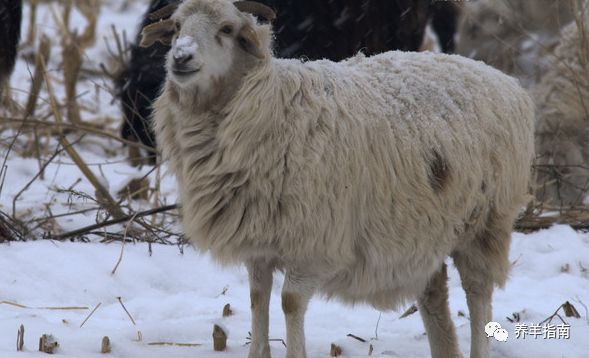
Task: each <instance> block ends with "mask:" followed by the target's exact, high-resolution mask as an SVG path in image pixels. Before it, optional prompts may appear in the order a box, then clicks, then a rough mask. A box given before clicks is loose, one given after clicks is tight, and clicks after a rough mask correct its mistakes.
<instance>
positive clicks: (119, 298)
mask: <svg viewBox="0 0 589 358" xmlns="http://www.w3.org/2000/svg"><path fill="white" fill-rule="evenodd" d="M146 6H147V1H146V0H142V1H132V2H128V4H127V6H123V5H121V2H120V1H118V0H117V1H115V0H103V6H102V8H101V15H100V17H99V22H98V30H97V32H98V33H99V36H98V37H97V41H96V44H95V45H94V46H93V47H92V48H90V49H88V51H87V52H86V56H85V64H84V66H85V68H93V69H98V68H99V65H100V64H101V63H107V62H108V57H109V55H108V52H109V51H108V48H107V45H106V44H105V39H106V41H108V42H109V45H108V47H110V48H114V47H115V46H114V45H113V35H112V30H111V25H113V24H114V25H115V27H116V29H117V31H123V30H125V31H126V33H127V36H128V37H129V38H132V37H133V36H134V34H135V33H136V31H137V29H136V26H137V24H138V23H139V21H138V14H141V13H142V12H143V11H144V9H145V8H146ZM52 7H53V9H54V10H55V9H58V5H51V6H48V5H39V10H38V14H37V22H38V26H37V28H38V30H39V31H41V30H42V32H46V33H48V34H49V36H50V37H51V38H52V39H53V41H54V45H55V47H54V49H53V51H52V53H53V55H52V57H51V60H50V62H49V64H48V69H49V70H50V72H51V73H52V76H54V78H61V73H60V71H61V67H60V66H61V65H60V62H61V55H60V51H59V49H58V47H57V46H58V44H59V26H57V25H56V24H55V21H54V18H53V16H52V15H51V13H52V12H51V9H52ZM28 11H29V6H28V5H26V6H25V13H24V14H23V19H24V23H23V35H24V33H25V32H26V31H27V29H28V23H27V21H28V18H29V17H28ZM71 24H72V25H71V26H76V27H79V29H80V30H79V33H80V32H81V31H82V30H83V28H84V26H86V23H85V19H84V18H83V17H82V16H81V15H80V14H79V13H78V12H77V11H73V12H72V19H71ZM189 45H190V43H189V42H187V46H189ZM32 67H33V65H31V64H28V63H27V62H25V61H24V59H22V58H20V59H19V61H18V63H17V66H16V69H15V72H14V73H13V76H12V79H11V84H12V86H13V88H14V89H13V96H14V97H15V99H16V100H17V101H18V102H19V103H25V102H26V99H27V93H28V90H29V86H30V78H31V74H32V71H33V68H32ZM54 82H55V83H54V87H55V88H54V90H55V91H56V97H57V98H58V100H60V101H63V100H64V98H65V91H64V90H63V86H60V84H59V81H58V80H55V81H54ZM111 87H112V84H111V83H110V81H109V80H108V79H105V78H102V77H101V78H94V79H86V80H84V81H81V82H80V83H79V85H78V91H79V93H80V94H79V100H80V102H81V103H83V104H84V105H85V109H84V111H83V115H82V118H84V120H87V121H89V122H92V123H102V122H101V121H106V122H105V124H104V126H105V128H106V129H109V130H111V131H112V132H113V133H116V131H117V130H118V126H119V123H120V122H119V121H120V117H121V114H120V109H119V105H118V103H116V102H114V101H113V96H112V88H111ZM47 96H48V95H47V93H46V92H42V94H41V97H42V99H43V100H42V101H40V104H39V106H41V107H42V106H48V104H47V102H46V99H47ZM38 113H43V111H42V110H41V111H40V112H38ZM109 118H110V119H109ZM16 134H17V133H16V129H5V130H3V131H2V132H0V163H1V162H2V160H4V158H5V159H6V165H7V167H6V178H5V180H4V183H3V186H2V188H1V191H0V211H2V212H3V213H6V214H8V215H14V216H16V217H18V218H19V219H21V220H31V219H34V218H43V217H46V216H48V215H49V213H51V214H52V215H57V214H65V213H72V212H75V211H78V210H88V211H86V212H84V213H81V214H78V215H70V216H64V217H61V218H57V219H56V220H55V221H54V222H52V223H50V224H47V225H46V226H43V227H41V228H39V229H38V230H37V231H36V235H37V236H38V237H40V236H41V235H42V234H43V232H44V231H46V230H55V231H56V232H65V231H69V230H74V229H77V228H80V227H83V226H86V225H90V224H93V223H95V222H96V221H100V220H102V217H103V213H97V212H96V210H93V209H94V208H95V207H96V205H95V203H94V202H93V201H92V200H91V198H94V197H95V195H94V188H93V187H92V185H91V184H90V183H89V182H88V180H86V178H85V177H84V176H83V175H82V173H81V172H80V170H79V169H78V168H77V167H76V166H75V165H74V164H73V162H72V160H71V159H70V158H69V156H68V155H67V154H66V153H65V152H62V153H59V154H57V155H56V157H55V158H54V159H53V160H52V161H51V162H50V163H49V164H48V165H47V166H46V168H45V172H44V176H43V177H39V178H36V179H35V177H36V175H37V174H38V173H39V170H40V168H41V166H43V165H44V164H45V162H46V161H47V160H49V159H50V157H51V156H52V155H53V154H54V153H55V150H56V148H57V142H56V140H55V139H51V140H50V141H49V142H48V143H47V142H45V141H44V139H42V138H41V139H40V142H41V143H42V144H43V145H44V146H45V145H46V147H47V150H46V151H44V152H43V153H42V155H41V158H42V160H41V161H39V160H37V159H36V158H34V157H32V156H30V155H29V156H27V155H23V154H22V153H26V150H27V145H28V143H30V139H29V137H27V136H25V135H22V134H21V135H19V136H18V137H16V140H15V146H14V148H13V149H12V150H11V151H8V143H10V141H12V139H13V138H14V136H16ZM68 138H69V139H70V141H71V142H73V141H75V140H77V139H79V136H78V135H76V134H75V133H73V134H70V135H68ZM75 148H76V150H77V151H78V152H79V153H80V154H81V155H82V157H83V158H84V160H85V161H86V163H87V164H88V165H89V166H90V168H91V170H92V171H93V172H94V173H95V174H96V175H97V176H98V177H99V180H100V181H102V182H105V183H106V184H107V186H108V188H109V191H110V193H111V194H112V195H113V196H115V195H116V192H117V191H118V190H119V189H121V187H122V185H123V184H124V183H125V182H126V181H128V180H129V179H130V178H137V177H143V176H147V177H148V178H149V179H150V183H151V184H150V185H151V186H153V185H154V183H155V182H156V181H157V180H158V178H159V179H161V183H160V184H159V189H160V193H159V197H160V201H161V202H160V204H166V203H167V204H170V203H174V202H175V200H176V191H175V179H174V177H172V176H171V175H164V174H158V172H156V171H151V168H149V167H143V168H134V167H131V166H130V165H129V163H128V161H127V160H126V151H125V148H123V146H122V145H121V144H120V143H119V142H118V141H116V140H112V139H106V138H104V137H98V136H92V135H87V136H85V137H84V138H82V139H81V140H80V141H79V142H76V144H75ZM29 182H30V185H28V186H27V183H29ZM63 189H72V190H75V193H78V194H74V192H72V191H69V192H68V191H65V192H64V190H63ZM126 203H127V202H126ZM127 204H128V205H130V206H131V209H133V210H142V209H143V208H149V207H151V206H150V205H151V204H152V203H151V202H147V201H133V202H128V203H127ZM123 229H124V226H114V227H110V228H109V231H117V230H118V231H122V230H123ZM175 229H177V227H175ZM101 240H102V238H101V237H91V240H90V242H79V241H75V242H69V241H66V242H60V241H50V240H37V241H30V240H29V241H27V242H10V243H3V244H0V357H3V358H4V357H7V358H12V357H16V358H27V357H39V356H42V355H41V353H39V352H38V351H37V348H38V339H39V337H41V335H42V334H51V335H53V336H54V337H55V339H56V340H57V342H58V343H59V347H58V348H57V349H56V351H55V354H56V355H57V356H61V357H76V358H86V357H146V356H148V357H155V358H157V357H165V358H168V357H204V358H207V357H215V358H218V357H227V358H233V357H245V356H247V352H248V347H249V346H248V345H247V342H248V340H247V337H248V331H249V330H250V319H251V314H250V309H249V288H248V281H247V273H246V271H245V269H244V268H243V267H228V268H224V267H220V266H219V265H218V264H216V263H214V262H212V260H211V259H210V257H209V256H208V255H207V254H201V253H198V252H196V251H195V250H194V249H192V248H190V247H188V246H181V245H180V246H175V245H160V244H152V245H150V246H149V245H148V244H146V243H135V244H132V243H127V244H125V245H124V246H123V244H122V243H121V242H120V241H118V242H111V243H109V244H105V243H101V242H100V241H101ZM121 252H122V253H123V255H122V259H121V261H120V264H119V266H118V267H117V269H116V272H115V273H114V274H113V273H112V271H113V269H114V268H115V266H116V264H117V262H118V260H119V257H120V255H121ZM150 252H151V254H150ZM510 259H511V261H512V262H513V267H512V272H511V277H510V280H509V281H508V283H507V285H506V287H505V289H504V290H497V291H496V292H495V295H494V300H493V321H494V322H497V323H498V324H500V325H501V327H502V328H503V329H505V330H506V331H507V333H508V334H509V336H508V338H507V341H506V342H499V341H497V340H495V339H494V338H491V355H492V357H495V358H500V357H509V358H537V357H566V358H587V357H589V340H588V339H587V338H588V337H589V318H588V313H587V308H586V307H585V306H587V305H589V233H583V232H576V231H574V230H572V229H571V228H570V227H568V226H562V225H557V226H554V227H552V228H550V229H547V230H543V231H539V232H536V233H532V234H520V233H514V235H513V244H512V248H511V253H510ZM449 263H450V262H449ZM449 275H450V280H449V283H448V284H449V288H450V308H451V312H452V316H453V320H454V322H455V325H456V327H457V333H458V337H459V343H460V347H461V350H462V352H463V354H464V356H465V357H468V355H469V349H470V348H469V344H470V327H469V319H468V309H467V307H466V302H465V299H464V292H463V290H462V288H461V286H460V281H459V278H458V274H457V272H456V270H455V269H453V268H450V270H449ZM274 278H275V281H274V286H273V291H272V300H271V307H270V338H273V339H276V341H272V342H271V347H272V353H273V356H274V357H283V356H284V355H285V347H284V345H283V344H282V342H281V341H280V340H285V339H286V334H285V326H284V317H283V314H282V309H281V304H280V292H281V285H282V275H281V274H279V273H277V274H275V277H274ZM567 301H568V302H570V303H571V304H572V305H574V307H575V308H576V309H577V310H578V312H579V313H580V315H581V317H580V318H574V317H565V316H564V313H563V309H560V310H559V311H558V313H559V314H560V316H561V317H562V318H563V319H564V320H565V321H566V322H567V323H568V324H569V325H570V327H569V331H568V332H569V333H570V337H569V338H568V339H565V338H562V337H561V338H551V339H543V337H542V336H538V337H536V338H534V337H530V336H529V335H528V336H527V337H526V338H525V339H523V338H516V324H520V325H521V324H525V325H527V326H528V327H530V326H532V325H536V324H539V323H541V322H542V321H544V320H545V319H546V318H548V317H550V316H551V315H552V314H553V313H554V312H555V311H556V310H557V309H558V308H559V307H560V306H561V305H562V304H563V303H565V302H567ZM227 303H229V304H230V305H231V309H232V310H233V312H234V314H233V315H232V316H229V317H225V318H223V317H221V312H222V309H223V307H224V306H225V305H226V304H227ZM99 304H100V306H98V308H97V309H96V310H95V311H94V313H93V314H92V315H90V313H91V311H92V310H93V309H94V308H95V307H96V306H97V305H99ZM18 305H20V306H18ZM123 305H124V308H126V310H128V312H129V315H128V314H127V313H126V312H125V309H124V308H123ZM60 307H61V308H68V307H84V308H83V309H52V308H60ZM402 313H403V312H382V313H381V312H378V311H376V310H374V309H373V308H371V307H369V306H363V305H358V306H356V307H347V306H343V305H341V304H340V303H338V302H333V301H332V302H326V301H324V300H323V299H322V298H321V297H315V298H314V299H313V300H312V301H311V304H310V306H309V310H308V312H307V316H306V337H307V351H308V355H309V357H329V356H330V355H329V352H330V345H331V343H335V344H337V345H339V346H341V347H342V351H343V353H342V354H343V356H344V357H367V356H368V351H369V348H370V345H372V346H373V353H372V356H385V357H407V358H412V357H427V356H429V355H430V353H429V345H428V342H427V337H426V336H425V333H424V328H423V324H422V322H421V318H420V317H419V314H412V315H409V316H408V317H405V318H399V316H400V315H401V314H402ZM514 316H519V322H518V321H516V322H510V321H509V320H508V319H507V318H510V319H513V317H514ZM131 317H132V319H133V321H134V323H133V322H132V320H131ZM82 323H83V325H82ZM562 323H563V322H562V321H561V320H560V318H558V317H555V318H554V319H553V320H552V322H551V324H554V325H559V324H562ZM21 324H22V325H23V326H24V329H25V334H24V350H23V351H22V352H17V351H16V338H17V330H18V328H19V327H20V325H21ZM215 324H218V325H220V326H221V327H223V329H224V330H225V332H226V333H227V334H228V342H227V347H228V348H227V350H226V351H225V352H222V353H220V352H214V351H213V338H212V332H213V326H214V325H215ZM520 327H521V326H520ZM348 334H353V335H354V336H357V337H361V338H363V339H364V340H366V342H361V341H359V340H357V339H354V338H352V337H348ZM104 336H108V337H109V338H110V341H111V344H112V352H111V353H110V354H109V355H102V354H100V346H101V340H102V337H104ZM156 342H171V343H192V344H199V345H198V346H177V345H176V346H172V345H150V344H149V343H156Z"/></svg>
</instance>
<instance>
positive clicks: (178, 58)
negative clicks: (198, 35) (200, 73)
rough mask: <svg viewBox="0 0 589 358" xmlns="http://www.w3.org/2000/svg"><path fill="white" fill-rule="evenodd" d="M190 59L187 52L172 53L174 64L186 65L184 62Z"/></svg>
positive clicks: (190, 56)
mask: <svg viewBox="0 0 589 358" xmlns="http://www.w3.org/2000/svg"><path fill="white" fill-rule="evenodd" d="M190 60H192V55H191V54H188V53H183V54H175V55H174V64H175V65H176V66H178V67H182V66H184V65H186V63H187V62H188V61H190Z"/></svg>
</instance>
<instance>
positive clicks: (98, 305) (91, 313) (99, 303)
mask: <svg viewBox="0 0 589 358" xmlns="http://www.w3.org/2000/svg"><path fill="white" fill-rule="evenodd" d="M101 304H102V302H98V304H97V305H96V307H94V309H93V310H92V312H90V314H89V315H88V317H86V319H85V320H84V322H82V324H80V328H82V326H83V325H84V323H86V321H88V319H89V318H90V316H92V315H93V314H94V312H96V310H97V309H98V307H100V305H101Z"/></svg>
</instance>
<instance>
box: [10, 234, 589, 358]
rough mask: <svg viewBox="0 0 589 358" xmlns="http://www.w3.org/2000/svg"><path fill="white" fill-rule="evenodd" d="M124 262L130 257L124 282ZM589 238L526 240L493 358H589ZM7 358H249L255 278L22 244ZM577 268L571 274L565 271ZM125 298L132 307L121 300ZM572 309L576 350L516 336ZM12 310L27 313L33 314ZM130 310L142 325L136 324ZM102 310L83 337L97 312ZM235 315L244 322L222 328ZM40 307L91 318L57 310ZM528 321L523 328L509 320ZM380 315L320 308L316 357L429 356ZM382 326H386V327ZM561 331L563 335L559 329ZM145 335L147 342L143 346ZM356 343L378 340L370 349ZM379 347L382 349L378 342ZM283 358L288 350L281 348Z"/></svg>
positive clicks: (314, 317) (407, 326) (64, 245)
mask: <svg viewBox="0 0 589 358" xmlns="http://www.w3.org/2000/svg"><path fill="white" fill-rule="evenodd" d="M121 250H122V251H123V257H122V260H121V263H120V265H119V266H118V267H117V270H116V272H115V273H114V274H112V270H113V268H114V267H115V265H116V263H117V261H118V259H119V256H120V253H121ZM588 254H589V234H584V233H577V232H575V231H573V230H572V229H570V228H569V227H566V226H555V227H553V228H551V229H549V230H544V231H541V232H538V233H535V234H528V235H523V234H514V241H513V246H512V250H511V260H512V261H513V262H514V263H515V264H514V266H513V270H512V274H511V279H510V280H509V282H508V284H507V286H506V287H505V290H497V291H496V293H495V296H494V302H493V306H494V313H493V321H495V322H497V323H499V324H500V325H501V327H502V328H503V329H505V330H506V331H507V332H508V334H509V337H508V339H507V341H506V342H499V341H496V340H494V339H491V349H492V356H493V357H522V358H523V357H573V358H575V357H578V358H582V357H587V356H588V355H587V354H588V352H589V341H588V340H587V339H586V338H587V337H588V336H589V323H588V321H587V312H586V310H585V308H584V307H583V305H582V304H581V302H583V303H584V304H585V305H586V304H587V303H588V299H587V293H588V292H589V277H588V275H589V273H588V271H587V268H589V255H588ZM0 256H1V257H2V270H1V271H0V287H2V291H1V293H0V300H1V301H3V303H2V304H0V321H1V322H2V324H0V337H2V339H0V356H2V357H23V358H26V357H33V356H38V352H36V350H37V342H38V341H37V340H38V338H39V337H40V336H41V335H42V334H44V333H46V334H52V335H54V336H55V338H56V340H57V341H58V342H59V344H60V347H59V348H58V349H57V351H56V353H58V354H59V355H60V356H64V357H95V356H99V351H100V342H101V340H102V337H103V336H105V335H106V336H108V337H109V338H110V341H111V343H112V353H111V354H110V356H112V357H145V356H149V357H168V356H174V357H228V358H229V357H245V356H247V352H248V346H247V345H246V343H247V342H248V341H247V339H246V337H247V336H248V331H249V329H250V312H249V289H248V282H247V272H246V271H245V269H243V268H241V267H234V268H222V267H219V266H218V265H216V264H215V263H213V262H212V261H211V259H210V258H209V257H208V256H207V255H201V254H199V253H197V252H195V251H194V250H193V249H191V248H189V247H186V248H184V254H181V253H180V250H179V249H178V247H176V246H170V245H152V254H151V255H149V252H148V247H147V245H146V244H134V245H133V244H126V245H125V246H124V247H123V246H122V244H121V243H112V244H108V245H105V244H101V243H72V242H55V241H35V242H26V243H22V242H13V243H11V244H10V245H6V244H4V245H2V246H0ZM567 265H568V270H563V269H562V268H563V267H565V266H567ZM457 275H458V274H457V272H456V271H455V270H454V269H451V270H450V281H449V286H450V297H451V303H450V304H451V311H452V314H453V319H454V322H455V324H456V326H457V330H458V336H459V339H460V345H461V349H462V352H463V354H464V355H465V356H468V351H469V336H470V332H469V331H470V328H469V321H468V318H467V317H465V316H463V315H459V312H463V313H466V314H467V312H468V310H467V308H466V302H465V300H464V293H463V292H462V289H461V287H460V282H459V279H458V277H457ZM281 279H282V275H281V274H276V275H275V283H274V287H273V292H272V301H271V308H270V310H271V312H270V317H271V323H270V325H271V327H270V336H271V338H275V339H282V340H284V339H285V329H284V319H283V314H282V310H281V307H280V290H281ZM118 297H120V302H119V300H118ZM565 301H569V302H570V303H572V304H573V305H574V306H575V307H576V308H577V310H578V311H579V313H580V314H581V315H582V317H581V318H572V317H570V318H569V317H565V316H564V314H563V311H562V310H561V311H560V312H559V313H560V315H561V316H562V317H563V318H564V319H565V320H566V322H567V323H568V324H569V325H570V338H569V339H564V338H560V339H554V338H553V339H543V338H542V337H541V336H540V337H538V338H536V339H534V338H531V337H530V336H528V337H526V338H525V339H522V338H519V339H517V338H515V325H516V323H519V324H526V325H528V326H530V325H532V324H538V323H540V322H541V321H543V320H544V319H546V318H547V317H549V316H550V315H552V314H553V313H554V311H556V309H557V308H558V307H559V306H560V305H561V304H562V303H564V302H565ZM4 302H11V303H16V304H20V305H24V306H27V307H29V308H22V307H16V306H13V305H10V304H8V303H4ZM121 302H122V303H123V304H124V306H125V308H126V309H127V310H128V311H129V314H130V315H131V317H132V318H133V320H134V321H135V324H133V323H132V322H131V319H130V318H129V316H128V315H127V314H126V313H125V311H124V309H123V307H122V305H121ZM99 303H101V305H100V306H99V307H98V309H97V310H96V311H95V312H94V314H92V316H90V318H89V319H88V320H87V321H86V322H85V323H84V325H83V326H82V327H80V325H81V324H82V322H84V320H85V319H86V318H87V317H88V315H89V314H90V312H91V310H92V309H94V307H95V306H96V305H98V304H99ZM227 303H229V304H230V305H231V309H232V310H233V312H234V315H232V316H229V317H226V318H222V317H221V313H222V309H223V306H224V305H225V304H227ZM40 307H88V308H87V309H77V310H65V309H63V310H50V309H43V308H40ZM515 312H519V313H520V322H515V323H512V322H509V321H508V320H507V319H506V317H512V314H513V313H515ZM399 315H400V313H395V312H386V313H382V315H381V313H379V312H377V311H376V310H374V309H372V308H370V307H368V306H357V307H354V308H350V307H346V306H342V305H341V304H339V303H337V302H326V301H324V300H323V299H322V298H320V297H315V298H314V299H313V300H312V302H311V305H310V307H309V311H308V313H307V322H306V335H307V346H308V353H309V356H310V357H329V348H330V344H331V343H335V344H337V345H339V346H341V347H342V349H343V352H344V356H345V357H366V356H367V354H368V349H369V346H370V345H372V346H373V348H374V351H373V355H374V356H380V355H384V356H391V357H423V356H427V355H428V354H429V346H428V343H427V339H426V337H425V336H424V329H423V325H422V323H421V318H420V317H419V314H413V315H410V316H408V317H406V318H402V319H401V318H399ZM379 316H380V321H379ZM552 323H553V324H555V325H557V324H562V322H561V321H560V320H559V319H558V317H556V318H555V319H554V320H553V321H552ZM21 324H22V325H24V327H25V345H24V346H25V350H24V351H23V352H18V353H17V352H16V349H15V342H16V331H17V329H18V327H19V326H20V325H21ZM214 324H219V325H220V326H222V327H224V328H225V331H226V332H227V333H228V336H229V338H228V343H227V345H228V349H227V351H225V352H224V353H216V352H214V351H213V342H212V332H213V325H214ZM138 332H141V333H140V334H141V337H142V340H141V341H138ZM348 334H353V335H355V336H358V337H361V338H363V339H365V340H367V342H366V343H363V342H360V341H358V340H356V339H353V338H351V337H347V335H348ZM377 337H378V339H376V338H377ZM153 342H175V343H195V344H202V345H201V346H196V347H179V346H153V345H149V343H153ZM271 346H272V352H273V354H274V356H276V357H281V356H284V354H285V348H284V346H283V345H282V343H281V342H279V341H273V342H272V343H271Z"/></svg>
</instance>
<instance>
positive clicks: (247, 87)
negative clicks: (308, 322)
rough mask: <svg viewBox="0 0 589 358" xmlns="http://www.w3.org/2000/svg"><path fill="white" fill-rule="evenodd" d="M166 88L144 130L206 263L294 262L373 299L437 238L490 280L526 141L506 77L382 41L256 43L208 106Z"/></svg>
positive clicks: (425, 264) (529, 151)
mask: <svg viewBox="0 0 589 358" xmlns="http://www.w3.org/2000/svg"><path fill="white" fill-rule="evenodd" d="M267 51H269V50H267ZM172 88H173V85H171V84H170V83H169V81H168V83H167V84H166V87H165V89H164V90H163V92H162V94H161V96H160V97H159V99H158V100H157V102H156V104H155V117H154V119H155V128H156V133H157V134H158V142H159V144H160V145H161V146H162V148H163V153H164V156H165V158H166V159H168V160H169V163H170V168H171V170H172V171H173V172H174V173H175V174H176V176H177V178H178V181H179V187H180V195H179V197H180V201H181V203H182V206H183V210H182V211H183V227H184V230H185V232H186V234H187V236H188V237H189V238H190V240H191V241H192V242H193V243H194V244H195V245H196V246H197V247H199V248H200V249H202V250H203V251H206V250H209V249H210V251H211V254H212V256H213V257H214V258H216V259H218V260H220V261H221V262H222V263H225V264H230V263H241V262H244V261H246V260H249V259H252V258H255V257H268V258H270V259H276V260H277V262H278V265H279V266H281V267H289V268H293V267H305V268H307V269H308V270H310V272H314V273H316V274H317V277H319V278H320V280H321V282H322V283H321V285H320V287H319V291H320V292H323V293H324V294H326V295H327V296H329V297H337V298H340V299H342V300H343V301H346V302H350V303H354V302H358V301H368V302H370V303H371V304H373V305H374V306H375V307H377V308H379V309H391V308H395V307H396V306H397V305H398V304H400V303H401V302H402V301H404V300H406V299H409V298H411V299H413V298H415V297H416V296H417V295H419V294H421V293H422V292H423V291H424V288H425V286H426V284H427V282H428V279H429V278H430V277H431V275H432V274H433V272H434V271H436V270H438V269H439V268H440V266H441V265H442V263H443V261H444V259H445V258H446V257H447V256H449V255H452V254H459V255H462V256H464V257H468V258H469V260H473V261H475V262H476V261H480V265H482V266H484V267H487V268H488V276H489V277H491V278H492V280H493V282H495V283H496V284H498V285H500V286H501V285H503V283H504V282H505V280H506V277H507V272H508V268H509V262H508V260H507V252H508V247H509V241H510V234H509V233H510V229H511V226H512V224H513V220H514V218H515V216H516V215H517V213H518V211H519V210H520V208H521V207H522V205H524V204H525V203H526V200H527V195H526V193H527V190H528V185H529V176H530V164H531V161H532V157H533V152H534V150H533V141H534V139H533V122H534V110H533V104H532V101H531V100H530V98H529V97H528V95H527V94H526V93H525V91H524V90H522V88H521V87H520V86H519V85H518V83H517V82H516V81H515V80H514V79H512V78H510V77H508V76H506V75H504V74H502V73H501V72H499V71H497V70H494V69H492V68H490V67H488V66H486V65H484V64H482V63H480V62H475V61H472V60H468V59H465V58H462V57H459V56H451V55H444V54H433V53H404V52H388V53H385V54H381V55H377V56H374V57H370V58H366V57H364V56H362V55H357V56H356V57H353V58H350V59H348V60H346V61H343V62H340V63H334V62H330V61H326V60H323V61H314V62H301V61H298V60H280V59H274V58H271V57H270V56H268V58H267V59H266V60H263V61H259V63H258V64H257V65H256V66H254V67H253V68H251V69H250V70H249V72H248V73H247V74H246V75H245V77H244V78H243V80H242V81H241V85H240V88H239V89H238V90H237V92H236V94H235V96H234V97H233V98H232V99H231V100H230V101H229V103H228V104H227V105H225V106H223V107H222V108H214V109H208V110H203V111H198V110H195V109H194V108H192V107H190V106H181V105H179V99H178V94H177V93H176V91H175V90H172ZM211 108H213V107H211Z"/></svg>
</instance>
